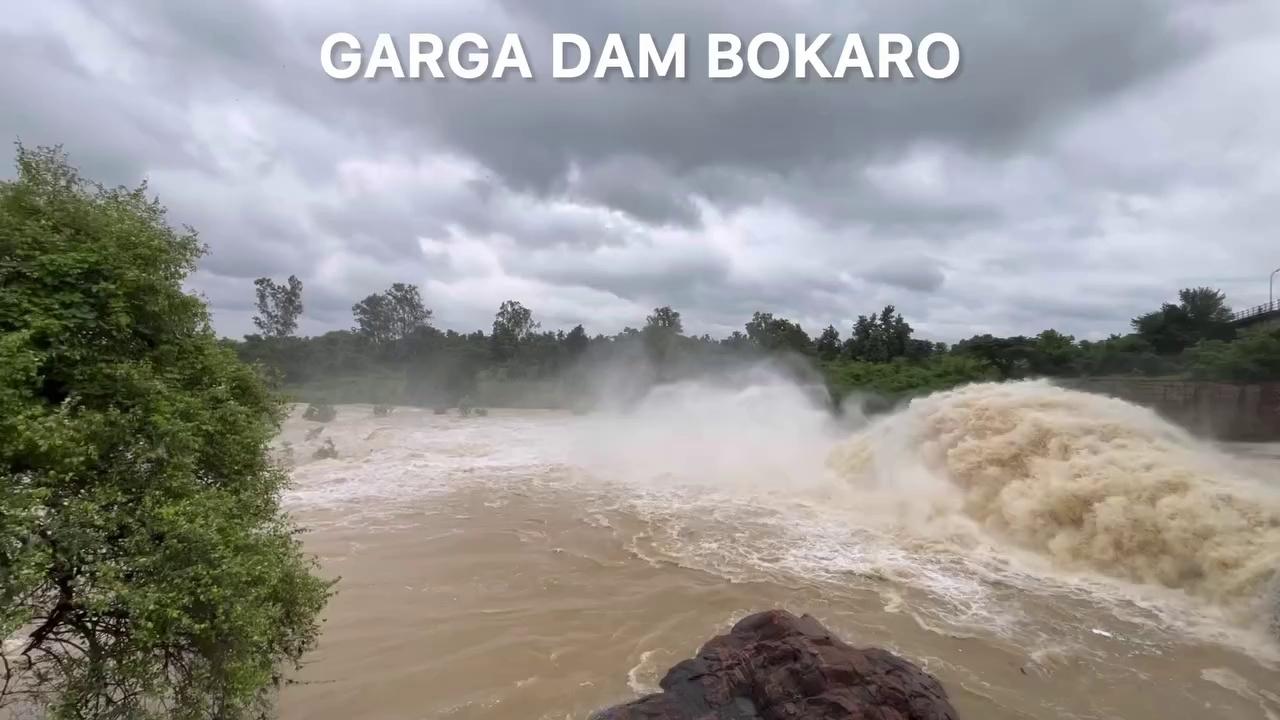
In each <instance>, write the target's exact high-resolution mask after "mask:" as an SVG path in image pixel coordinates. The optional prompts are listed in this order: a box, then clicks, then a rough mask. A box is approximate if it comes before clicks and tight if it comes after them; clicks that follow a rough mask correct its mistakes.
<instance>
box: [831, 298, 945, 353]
mask: <svg viewBox="0 0 1280 720" xmlns="http://www.w3.org/2000/svg"><path fill="white" fill-rule="evenodd" d="M911 334H912V329H911V326H910V325H909V324H907V321H906V319H905V318H903V317H902V314H901V313H899V312H897V309H896V308H894V306H892V305H885V306H884V309H883V310H881V311H880V312H879V313H872V314H870V315H859V316H858V319H857V320H856V321H855V322H854V324H853V332H852V333H851V334H850V336H849V341H848V342H847V343H846V344H845V349H846V352H847V354H848V355H849V357H851V358H852V359H854V360H862V361H863V362H888V361H890V360H893V359H894V358H899V357H907V356H908V355H911V354H914V355H916V356H920V357H923V356H926V355H928V354H929V352H930V351H931V350H932V346H930V347H929V348H928V349H925V348H924V346H923V345H917V346H913V345H912V338H911Z"/></svg>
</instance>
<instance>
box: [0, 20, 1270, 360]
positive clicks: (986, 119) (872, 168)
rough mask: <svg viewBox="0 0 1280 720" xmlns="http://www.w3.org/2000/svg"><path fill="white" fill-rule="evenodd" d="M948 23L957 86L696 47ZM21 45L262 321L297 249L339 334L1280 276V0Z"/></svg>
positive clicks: (707, 324)
mask: <svg viewBox="0 0 1280 720" xmlns="http://www.w3.org/2000/svg"><path fill="white" fill-rule="evenodd" d="M338 31H348V32H353V33H356V34H357V35H358V36H361V37H364V38H368V40H369V41H371V40H372V38H373V36H374V34H376V33H378V32H391V33H395V34H397V35H399V36H401V37H403V36H404V35H406V34H407V33H409V32H435V33H438V34H441V35H452V34H455V33H457V32H464V31H475V32H481V33H484V34H486V35H488V36H490V37H494V38H497V37H500V35H501V34H502V33H506V32H519V33H521V36H522V39H523V41H524V44H525V47H526V49H527V50H528V53H529V59H530V61H531V63H532V64H533V66H534V70H535V72H536V73H537V77H536V79H535V80H533V81H523V80H520V79H519V78H518V77H512V78H511V79H508V80H505V81H502V82H493V81H475V82H460V81H458V80H456V79H455V80H452V81H445V82H440V81H418V82H414V81H390V82H382V81H375V82H368V81H357V82H352V81H338V80H333V79H330V78H329V77H327V76H326V75H325V74H324V72H323V70H322V69H321V65H320V60H319V48H320V45H321V42H322V40H323V39H324V37H325V36H327V35H328V34H329V33H332V32H338ZM932 31H944V32H947V33H950V34H952V35H953V36H955V38H956V39H957V41H958V42H959V44H960V46H961V50H962V56H963V64H962V67H961V70H960V72H959V73H958V74H957V75H955V76H954V77H952V78H950V79H948V80H945V81H929V80H917V81H904V80H900V79H899V80H891V81H883V80H881V81H866V80H862V79H861V78H850V79H848V80H846V81H843V82H799V81H795V80H776V81H765V80H759V79H755V78H750V77H743V78H741V79H738V80H733V81H714V82H712V81H709V80H707V79H705V68H704V67H703V66H702V65H701V64H700V63H701V60H702V58H703V55H702V52H701V50H699V47H700V45H699V43H697V42H696V40H697V39H699V38H700V37H703V36H705V34H706V33H707V32H737V33H741V34H744V35H750V34H754V33H758V32H780V33H794V32H809V33H817V32H832V33H836V34H837V37H842V36H843V34H844V33H848V32H860V33H863V34H864V35H866V36H869V37H870V36H874V35H875V34H876V33H880V32H906V33H909V34H911V35H913V36H914V37H917V38H918V37H921V36H923V35H924V34H925V33H928V32H932ZM552 32H578V33H582V34H583V35H586V36H587V37H589V38H593V39H595V38H599V37H601V36H602V34H604V33H608V32H622V33H628V34H634V33H638V32H651V33H655V34H658V35H659V36H662V37H665V36H666V35H667V34H669V33H672V32H685V33H688V34H689V38H690V43H691V48H690V54H689V60H690V67H689V79H688V80H687V81H677V80H663V81H647V82H641V81H631V82H628V81H622V80H618V79H615V80H611V81H605V82H600V81H591V80H588V81H556V80H552V79H551V77H550V67H549V63H548V61H547V59H548V58H549V56H550V53H549V50H548V44H549V41H548V38H549V36H550V34H551V33H552ZM0 40H3V46H4V48H5V50H6V54H5V58H6V65H5V68H4V69H3V71H0V98H3V101H2V104H0V135H2V136H4V137H7V138H10V139H21V141H22V142H24V143H26V144H28V145H37V144H57V143H60V144H62V145H64V147H65V149H66V150H67V151H68V152H69V153H70V155H71V156H72V159H73V161H74V162H75V163H76V164H78V165H79V166H80V167H81V169H82V171H83V172H84V173H85V174H87V175H89V176H91V177H95V178H97V179H100V180H102V181H104V182H108V183H112V184H114V183H127V184H136V183H137V182H138V181H139V180H141V179H143V178H147V179H148V180H149V182H150V185H151V188H152V189H153V190H154V191H155V192H156V193H157V194H158V195H159V197H160V199H161V201H162V202H163V203H164V204H166V205H167V206H168V207H169V209H170V216H171V219H172V220H173V221H174V222H175V223H186V224H190V225H192V226H194V227H196V228H197V229H198V230H199V231H200V233H201V236H202V238H203V240H204V241H205V242H206V243H207V245H208V246H209V254H208V255H207V257H206V258H205V259H204V260H203V262H202V265H201V269H200V271H199V273H198V274H197V275H196V276H195V277H194V278H193V279H192V281H191V287H192V289H193V290H195V291H197V292H200V293H202V294H203V295H204V296H206V297H207V299H208V300H209V303H210V305H211V306H212V308H213V314H214V321H215V324H216V326H217V328H218V329H219V331H220V332H222V333H224V334H227V335H232V336H238V335H241V334H244V333H245V332H249V331H251V330H252V323H251V320H250V318H251V316H252V313H253V309H252V300H253V287H252V283H253V279H254V278H255V277H259V276H263V275H269V276H273V277H276V278H278V279H283V278H284V277H286V276H288V275H289V274H291V273H292V274H296V275H298V277H300V278H301V279H302V280H303V282H304V285H305V288H306V289H305V294H304V302H305V305H306V311H305V314H304V318H303V322H302V330H303V331H304V332H307V333H317V332H323V331H326V330H330V329H339V328H347V327H350V325H351V313H350V308H351V305H352V303H353V302H355V301H357V300H359V299H360V298H362V297H364V296H365V295H367V294H369V293H371V292H375V291H379V290H382V289H384V288H385V287H386V286H387V285H389V284H390V283H392V282H397V281H402V282H410V283H416V284H418V285H420V286H421V287H422V290H423V296H424V298H425V299H426V301H427V304H428V306H429V307H430V308H431V309H432V310H433V311H434V313H435V322H436V324H437V325H439V326H442V327H451V328H456V329H460V330H463V329H474V328H480V327H483V328H487V327H488V326H489V324H490V323H491V321H492V316H493V312H494V310H495V309H496V308H497V306H498V304H499V303H500V302H502V301H503V300H506V299H517V300H520V301H522V302H524V303H525V304H526V305H527V306H529V307H530V308H532V309H533V311H534V314H535V317H536V318H537V319H539V320H541V321H542V323H543V327H546V328H561V327H571V326H572V325H574V324H576V323H582V324H584V325H585V326H586V327H587V329H588V330H589V331H591V332H593V333H594V332H606V333H612V332H615V331H617V330H618V329H620V328H621V327H623V326H624V325H632V326H638V325H640V324H642V323H643V322H644V316H645V315H646V314H647V313H648V312H649V311H651V309H652V308H653V307H654V306H656V305H671V306H673V307H674V308H675V309H677V310H679V311H680V312H681V313H682V315H683V316H684V319H685V325H686V329H687V330H690V331H693V332H697V333H701V332H710V333H711V334H713V335H724V334H727V333H728V332H730V331H732V330H734V329H740V328H741V326H742V323H743V322H745V321H746V320H747V319H748V318H749V317H750V315H751V313H752V312H753V311H755V310H767V311H772V312H774V313H775V314H779V315H783V316H786V317H789V318H792V319H795V320H798V321H799V322H800V323H801V324H802V325H803V326H804V327H805V329H806V330H808V331H809V332H810V333H811V334H816V333H817V331H819V330H820V329H821V328H822V327H824V326H826V325H827V324H828V323H834V324H835V325H836V326H837V327H838V328H840V329H841V332H842V335H847V334H848V327H849V326H850V324H851V322H852V320H853V318H855V317H856V316H857V315H859V314H864V313H867V312H870V311H872V310H875V309H877V308H879V307H880V306H883V305H884V304H886V303H894V304H895V305H897V306H898V308H899V309H900V310H901V311H902V312H903V313H904V315H905V316H906V317H907V319H908V320H909V321H910V322H911V323H912V325H914V326H915V327H916V329H917V331H918V333H919V334H922V335H925V336H927V337H931V338H934V339H941V340H949V341H951V340H956V339H958V338H962V337H967V336H969V335H972V334H975V333H981V332H992V333H996V334H1015V333H1034V332H1038V331H1039V330H1041V329H1044V328H1046V327H1055V328H1057V329H1059V330H1062V331H1065V332H1070V333H1074V334H1075V335H1077V336H1078V337H1090V338H1096V337H1105V336H1106V335H1107V334H1109V333H1112V332H1124V331H1126V330H1127V328H1128V320H1129V318H1131V317H1132V316H1134V315H1135V314H1137V313H1139V312H1142V311H1145V310H1148V309H1151V308H1154V307H1156V306H1158V304H1159V303H1160V302H1162V301H1164V300H1167V299H1170V298H1171V297H1172V296H1173V295H1174V294H1175V292H1176V290H1177V289H1178V288H1179V287H1183V286H1188V285H1212V286H1216V287H1220V288H1222V289H1224V290H1225V291H1226V292H1227V293H1228V297H1229V299H1230V301H1231V302H1232V303H1233V304H1234V305H1236V306H1239V307H1243V306H1246V305H1252V304H1256V303H1260V302H1265V301H1266V300H1267V276H1268V273H1269V272H1270V271H1271V270H1272V269H1274V268H1276V267H1280V2H1277V1H1276V0H1240V1H1233V0H1212V1H1206V2H1190V1H1186V0H1180V1H1177V2H1174V1H1169V2H1154V1H1148V0H1125V1H1123V2H1121V1H1117V0H1076V1H1074V2H1062V1H1061V0H1009V1H1007V2H990V1H988V2H976V1H974V2H965V3H961V2H956V1H955V0H930V1H922V2H910V3H905V2H891V1H889V0H879V1H875V2H861V3H851V2H837V1H835V0H831V1H829V2H819V1H818V0H790V1H780V0H768V1H765V0H759V1H751V2H748V1H745V0H699V1H698V2H688V0H644V1H643V2H641V1H639V0H625V1H617V2H613V1H608V0H593V1H591V2H585V1H583V0H456V1H455V2H441V1H440V0H395V1H394V2H366V3H358V2H347V1H341V2H340V1H338V0H305V1H303V0H256V1H251V0H218V1H217V2H212V1H211V2H203V1H201V2H196V1H191V2H185V1H183V2H179V1H176V0H153V1H149V2H147V1H133V0H113V1H112V2H99V1H98V0H80V1H76V0H40V1H39V2H36V1H34V0H29V1H26V2H19V3H17V7H8V8H6V10H5V11H4V12H3V13H0ZM598 46H599V42H597V47H598ZM4 174H5V176H11V175H12V171H11V170H10V169H8V168H6V169H5V170H4Z"/></svg>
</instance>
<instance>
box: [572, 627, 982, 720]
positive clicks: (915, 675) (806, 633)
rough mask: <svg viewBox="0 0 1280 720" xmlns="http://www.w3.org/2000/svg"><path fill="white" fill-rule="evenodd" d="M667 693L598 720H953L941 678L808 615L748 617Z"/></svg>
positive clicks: (683, 667)
mask: <svg viewBox="0 0 1280 720" xmlns="http://www.w3.org/2000/svg"><path fill="white" fill-rule="evenodd" d="M660 685H661V686H662V692H661V693H658V694H655V695H647V696H645V697H642V698H640V699H639V700H636V701H634V702H629V703H626V704H624V705H618V706H616V707H612V708H609V709H607V710H601V711H600V712H598V713H596V714H595V715H593V716H592V720H801V719H803V720H836V719H837V718H839V720H956V719H957V718H958V717H959V716H958V715H957V714H956V711H955V709H953V708H952V707H951V703H950V702H948V701H947V693H946V691H945V690H943V689H942V685H941V684H939V683H938V681H937V680H936V679H935V678H934V677H933V676H932V675H930V674H929V673H926V672H925V671H923V670H921V669H920V668H918V667H916V666H915V665H913V664H911V663H910V662H907V661H906V660H903V659H902V658H900V657H898V656H897V655H894V654H893V653H890V652H888V651H886V650H881V649H879V648H855V647H852V646H850V645H848V644H846V643H844V642H843V641H841V640H840V639H839V638H837V637H835V636H834V635H832V634H831V633H830V632H829V631H828V630H827V629H826V628H825V627H823V626H822V624H821V623H819V622H818V621H817V620H815V619H814V618H813V617H811V616H809V615H805V616H804V617H796V616H795V615H792V614H791V613H789V612H786V611H784V610H770V611H767V612H762V613H757V614H755V615H750V616H748V617H746V618H743V619H742V620H741V621H739V622H738V624H737V625H734V626H733V629H732V630H730V631H729V634H727V635H719V636H717V637H715V638H712V639H711V641H710V642H708V643H707V644H706V645H703V646H702V650H701V651H699V653H698V656H697V657H695V658H692V659H690V660H684V661H682V662H680V663H678V664H676V666H675V667H673V668H671V669H670V670H669V671H667V675H666V677H664V678H662V682H661V683H660Z"/></svg>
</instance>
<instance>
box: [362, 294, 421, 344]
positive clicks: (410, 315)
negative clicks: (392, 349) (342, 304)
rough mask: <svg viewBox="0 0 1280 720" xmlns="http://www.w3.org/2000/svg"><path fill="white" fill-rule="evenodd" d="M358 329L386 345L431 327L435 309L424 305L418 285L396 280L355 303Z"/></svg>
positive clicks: (370, 339) (371, 338) (363, 335)
mask: <svg viewBox="0 0 1280 720" xmlns="http://www.w3.org/2000/svg"><path fill="white" fill-rule="evenodd" d="M351 314H352V316H354V317H355V321H356V327H355V331H356V332H357V333H359V334H360V335H361V336H362V337H364V338H366V339H367V340H369V341H370V342H372V343H373V344H374V345H378V346H386V345H390V344H392V343H396V342H399V341H401V340H404V339H406V338H408V337H410V336H411V335H413V334H414V333H415V332H417V331H419V330H422V329H425V328H427V327H429V325H428V324H427V323H428V321H429V320H430V319H431V311H430V310H428V309H427V308H425V307H423V304H422V294H421V293H420V292H419V291H418V286H416V285H408V284H405V283H395V284H393V285H392V286H391V287H390V288H388V289H387V290H386V292H381V293H374V294H372V295H369V296H367V297H365V299H364V300H361V301H360V302H358V303H356V304H355V305H352V306H351Z"/></svg>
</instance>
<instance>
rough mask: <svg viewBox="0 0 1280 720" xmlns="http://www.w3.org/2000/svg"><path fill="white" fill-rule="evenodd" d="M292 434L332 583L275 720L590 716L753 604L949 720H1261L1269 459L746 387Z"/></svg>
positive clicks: (933, 407) (1019, 401)
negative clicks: (944, 708)
mask: <svg viewBox="0 0 1280 720" xmlns="http://www.w3.org/2000/svg"><path fill="white" fill-rule="evenodd" d="M316 427H319V425H317V424H315V423H309V422H305V421H303V420H301V419H300V416H299V415H297V414H295V416H294V418H293V419H291V420H290V421H289V422H288V423H287V424H286V426H285V429H284V432H283V434H282V436H281V439H280V444H281V447H282V451H283V452H287V453H290V454H291V455H292V457H293V458H294V463H295V468H294V478H295V485H294V487H293V488H292V490H291V492H290V494H289V495H288V497H287V505H288V507H289V508H290V510H291V511H292V512H293V513H294V515H295V517H296V518H297V519H298V521H299V522H300V523H301V524H302V525H304V526H305V527H307V528H309V532H308V533H307V534H306V535H305V536H304V541H305V543H306V544H307V546H308V548H309V549H310V550H311V551H312V552H314V553H316V554H317V555H318V556H319V558H320V560H321V566H322V571H323V572H324V573H325V574H326V575H328V576H330V577H340V578H341V581H340V583H339V585H338V586H337V589H338V594H337V595H336V596H335V597H334V599H333V600H332V601H331V603H330V606H329V608H328V611H327V614H326V617H327V619H326V623H325V626H324V630H323V635H322V638H321V641H320V645H319V648H318V649H317V650H316V651H315V652H314V653H313V654H312V655H310V656H309V658H308V664H307V665H306V666H305V667H304V668H303V669H302V671H301V672H299V673H297V676H296V682H294V683H292V684H290V685H288V686H287V687H286V688H285V689H284V691H283V694H282V696H281V698H280V712H281V714H282V716H283V717H285V718H298V719H302V718H316V719H320V720H324V719H329V718H332V719H335V720H336V719H338V718H341V719H343V720H345V719H346V718H354V717H368V718H494V719H497V720H507V719H510V720H538V719H547V720H550V719H554V720H561V719H564V718H574V719H578V718H585V717H586V716H587V714H588V713H589V712H590V711H591V710H593V709H596V708H599V707H602V706H605V705H610V704H613V703H617V702H620V701H623V700H626V699H629V698H631V697H634V696H635V695H636V694H637V693H644V692H649V691H652V690H654V689H655V688H656V686H657V682H658V680H659V679H660V678H661V676H662V673H663V672H664V671H665V670H666V668H668V667H669V666H670V665H672V664H673V663H675V662H676V661H678V660H680V659H682V658H685V657H688V656H689V655H690V654H691V653H692V652H694V651H695V650H696V649H697V647H698V646H699V645H700V644H701V643H702V642H704V641H705V640H707V639H708V638H710V637H711V636H712V635H713V634H716V633H718V632H722V631H724V630H726V629H727V628H728V626H729V625H730V624H731V623H732V622H733V621H734V620H736V619H737V618H739V617H741V616H743V615H745V614H747V613H749V612H752V611H755V610H760V609H765V608H769V607H783V608H786V609H789V610H791V611H793V612H797V613H802V612H807V613H810V614H813V615H815V616H816V617H818V618H819V619H820V620H821V621H822V622H824V623H825V624H826V625H827V626H828V627H830V628H831V629H832V630H834V631H836V632H837V633H839V634H840V635H841V636H843V637H844V638H845V639H846V640H848V641H849V642H851V643H853V644H855V645H879V646H883V647H886V648H888V649H890V650H893V651H895V652H897V653H899V654H901V655H903V656H905V657H907V658H909V659H911V660H913V661H915V662H917V663H919V664H921V665H923V666H924V667H925V668H926V669H928V670H929V671H930V672H932V673H934V674H935V675H937V676H938V677H939V678H940V679H941V680H942V682H943V684H944V685H945V686H946V687H947V690H948V692H949V693H950V695H951V697H952V700H953V702H954V703H955V705H956V707H957V709H958V710H959V711H960V714H961V716H962V717H963V718H967V719H969V720H999V719H1002V718H1080V719H1084V718H1089V719H1102V718H1125V719H1126V720H1145V719H1147V718H1152V719H1154V718H1233V719H1234V718H1263V719H1265V720H1276V719H1277V718H1280V690H1277V688H1280V642H1278V641H1277V640H1276V637H1277V635H1280V620H1278V619H1277V618H1278V616H1280V583H1278V582H1277V580H1276V576H1275V573H1276V570H1277V568H1280V448H1277V447H1276V446H1233V447H1224V446H1211V445H1208V444H1205V443H1202V442H1199V441H1197V440H1194V439H1192V438H1191V437H1189V436H1187V435H1186V434H1184V433H1183V432H1181V431H1180V430H1178V429H1177V428H1175V427H1173V426H1171V425H1169V424H1167V423H1165V422H1164V421H1162V420H1160V419H1159V418H1158V417H1156V416H1155V415H1154V414H1152V413H1151V412H1149V411H1146V410H1143V409H1141V408H1137V407H1134V406H1132V405H1129V404H1126V403H1123V402H1121V401H1118V400H1112V399H1109V398H1105V397H1101V396H1095V395H1086V394H1082V393H1078V392H1073V391H1067V390H1062V389H1058V388H1055V387H1052V386H1050V385H1047V384H1043V383H1038V382H1028V383H1016V384H1005V385H976V386H970V387H967V388H962V389H960V390H957V391H953V392H950V393H943V394H939V395H934V396H930V397H928V398H923V399H920V400H917V401H915V402H913V403H912V404H911V405H910V406H908V407H906V408H904V409H902V410H900V411H898V412H896V413H894V414H891V415H886V416H880V417H877V418H875V419H874V420H872V421H870V422H868V421H866V420H865V419H863V418H860V417H858V416H857V413H856V412H851V413H848V414H847V416H845V417H840V418H836V417H833V416H832V415H831V414H830V412H828V411H827V410H826V409H824V408H822V407H820V406H818V405H817V404H815V403H813V402H812V400H811V399H810V395H809V394H807V393H806V392H805V391H804V390H802V389H801V388H799V387H796V386H794V385H791V384H788V383H785V382H782V381H774V380H770V379H768V378H762V379H759V380H757V381H756V382H752V383H746V384H744V385H743V386H739V387H736V388H724V387H719V388H718V387H710V386H705V385H698V384H686V385H670V386H664V387H661V388H659V389H658V390H655V391H654V392H652V393H651V394H650V395H649V396H648V397H647V398H645V399H644V400H643V401H642V402H641V403H640V404H639V405H638V406H637V407H633V408H631V409H630V410H628V411H626V412H618V413H606V412H601V413H593V414H586V415H572V414H568V413H554V412H537V411H501V410H498V411H493V412H491V413H490V414H489V415H488V416H487V417H458V416H457V415H456V414H449V415H435V414H433V413H432V412H430V411H422V410H415V409H408V408H397V409H396V410H395V411H394V412H393V413H392V414H391V415H389V416H383V417H375V416H374V415H373V413H372V409H371V407H369V406H342V407H340V408H339V409H338V417H337V419H336V420H334V421H333V422H330V423H328V424H326V425H325V426H324V429H323V430H322V431H321V432H320V434H319V435H318V436H316V435H315V430H314V429H315V428H316ZM309 434H310V435H312V436H311V437H308V435H309ZM326 439H329V440H332V442H333V445H334V447H335V448H336V450H337V452H338V454H339V456H338V458H336V459H313V453H314V451H315V450H316V449H317V448H318V447H319V446H320V445H321V444H322V443H323V442H324V441H325V440H326ZM286 444H287V448H286Z"/></svg>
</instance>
